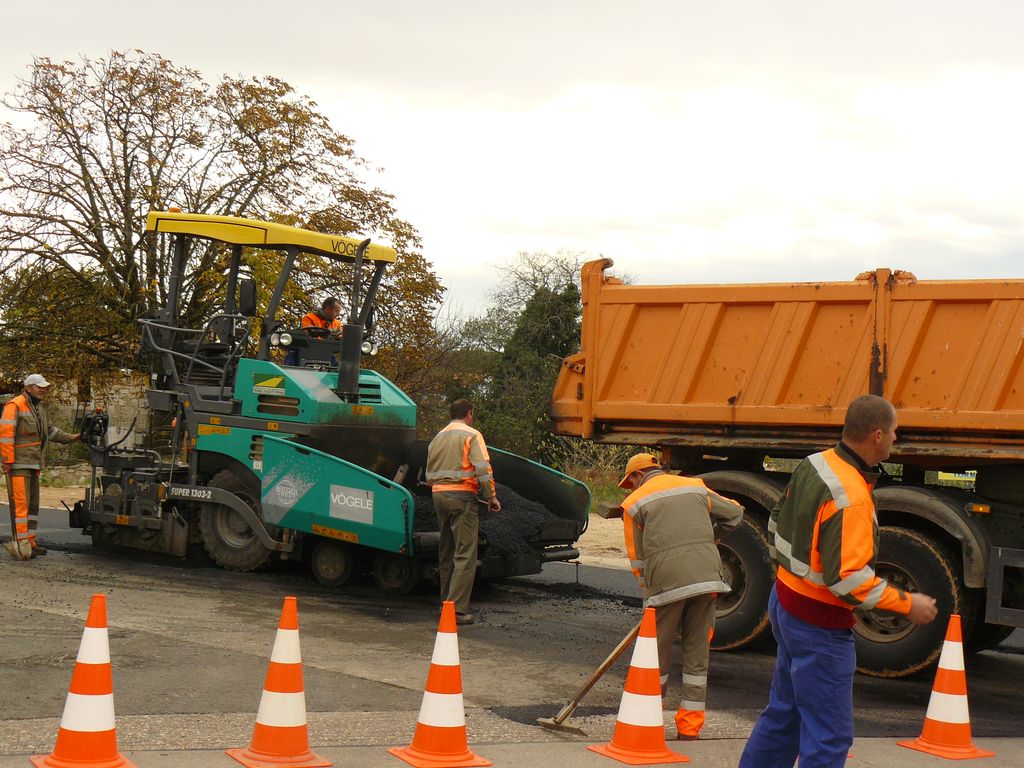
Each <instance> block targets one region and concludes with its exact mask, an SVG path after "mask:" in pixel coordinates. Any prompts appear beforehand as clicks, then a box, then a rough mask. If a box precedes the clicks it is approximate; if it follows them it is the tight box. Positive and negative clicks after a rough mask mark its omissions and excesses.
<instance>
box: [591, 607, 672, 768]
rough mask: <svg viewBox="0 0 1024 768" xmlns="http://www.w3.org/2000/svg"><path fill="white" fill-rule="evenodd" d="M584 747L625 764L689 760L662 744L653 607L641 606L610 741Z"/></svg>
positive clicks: (663, 728) (658, 672)
mask: <svg viewBox="0 0 1024 768" xmlns="http://www.w3.org/2000/svg"><path fill="white" fill-rule="evenodd" d="M587 749H589V750H591V751H592V752H597V753H598V754H601V755H604V756H605V757H610V758H612V759H614V760H618V761H619V762H620V763H626V764H628V765H658V764H660V763H688V762H690V758H688V757H687V756H686V755H680V754H679V753H678V752H673V751H672V750H671V749H669V748H668V745H667V744H666V743H665V719H664V715H663V714H662V711H661V672H660V670H659V668H658V631H657V623H656V622H655V619H654V609H653V608H645V609H644V616H643V619H642V620H641V622H640V634H639V635H638V636H637V638H636V645H634V646H633V658H632V660H631V661H630V662H629V672H628V673H627V674H626V686H625V688H624V689H623V691H622V700H621V701H620V702H619V716H618V718H616V722H615V732H614V733H613V734H612V740H611V741H610V742H608V743H607V744H604V745H600V746H599V745H591V746H588V747H587Z"/></svg>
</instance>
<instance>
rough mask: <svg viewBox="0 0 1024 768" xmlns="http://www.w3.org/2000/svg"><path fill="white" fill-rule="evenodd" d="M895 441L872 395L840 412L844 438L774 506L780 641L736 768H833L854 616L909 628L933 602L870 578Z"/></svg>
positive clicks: (884, 404)
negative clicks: (878, 491)
mask: <svg viewBox="0 0 1024 768" xmlns="http://www.w3.org/2000/svg"><path fill="white" fill-rule="evenodd" d="M895 440H896V409H895V408H894V407H893V405H892V403H890V402H889V401H888V400H885V399H884V398H881V397H878V396H876V395H863V396H861V397H858V398H857V399H856V400H854V401H853V402H852V403H850V407H849V408H847V410H846V420H845V423H844V424H843V437H842V441H841V442H840V443H839V445H837V446H836V447H835V448H831V449H829V450H827V451H824V452H822V453H816V454H814V455H812V456H808V457H807V458H806V459H804V460H803V461H802V462H801V463H800V464H799V465H798V466H797V468H796V470H795V471H794V472H793V475H792V477H791V478H790V481H789V485H788V486H787V487H786V491H785V494H784V495H783V497H782V499H781V500H780V501H779V503H778V504H777V505H776V507H775V509H773V510H772V514H771V522H770V523H769V526H768V530H769V534H770V535H771V536H773V539H774V540H773V557H774V558H775V560H776V561H777V562H778V565H779V568H778V574H777V578H776V582H775V589H774V591H773V592H772V594H771V597H770V598H769V602H768V616H769V618H770V619H771V623H772V633H773V634H774V635H775V640H776V641H777V643H778V655H777V657H776V661H775V675H774V677H773V679H772V688H771V693H770V696H769V699H768V706H767V707H766V708H765V710H764V711H763V712H762V713H761V716H760V717H759V718H758V720H757V723H756V724H755V725H754V730H753V733H751V734H750V739H749V741H748V742H747V745H746V748H745V749H744V750H743V755H742V757H741V758H740V767H741V768H776V767H777V768H782V766H785V768H792V765H793V763H794V762H796V758H797V755H798V754H799V756H800V768H833V767H835V766H843V765H845V764H846V756H847V752H848V750H849V749H850V745H851V744H852V743H853V673H854V669H855V668H856V665H857V659H856V653H855V650H854V642H853V632H852V628H853V626H854V624H855V623H856V619H855V618H854V615H853V610H854V608H862V609H873V610H882V611H889V612H892V613H898V614H902V615H904V616H906V617H907V618H908V619H909V620H910V621H911V622H913V623H914V624H927V623H929V622H931V621H932V620H933V619H934V618H935V614H936V607H935V600H934V599H933V598H931V597H928V596H927V595H922V594H918V593H909V594H908V593H906V592H904V591H903V590H902V589H899V588H898V587H894V586H893V585H891V584H889V583H888V582H886V581H885V580H884V579H881V578H879V577H878V576H877V575H876V574H875V570H874V565H875V558H876V557H877V555H878V521H877V518H876V516H875V504H874V500H873V499H872V496H871V493H872V489H873V488H874V484H875V481H876V480H877V479H878V477H879V475H880V469H879V468H878V466H877V465H878V464H879V462H882V461H885V460H886V459H887V458H889V454H890V452H891V451H892V444H893V442H894V441H895Z"/></svg>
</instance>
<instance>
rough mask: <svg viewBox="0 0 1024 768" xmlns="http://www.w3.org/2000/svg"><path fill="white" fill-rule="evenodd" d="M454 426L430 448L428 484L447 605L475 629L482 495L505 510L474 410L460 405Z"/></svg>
mask: <svg viewBox="0 0 1024 768" xmlns="http://www.w3.org/2000/svg"><path fill="white" fill-rule="evenodd" d="M449 413H450V415H451V419H452V420H451V421H450V422H448V426H446V427H445V428H444V429H442V430H441V431H440V432H438V433H437V435H435V436H434V439H433V440H431V441H430V446H429V447H428V448H427V474H426V480H427V482H428V483H430V486H431V490H432V492H433V500H434V512H435V514H436V515H437V524H438V528H439V529H440V532H441V540H440V542H439V543H438V552H437V554H438V564H439V569H440V580H441V600H442V601H445V600H451V601H452V602H454V603H455V621H456V622H457V623H458V624H472V623H473V621H474V617H473V614H471V613H470V612H469V596H470V593H471V592H472V591H473V579H474V578H475V577H476V558H477V542H478V538H479V530H480V514H479V512H478V511H477V506H476V505H477V495H478V494H479V495H480V496H481V497H482V498H483V500H484V501H486V502H487V507H488V509H490V510H491V511H492V512H500V511H501V503H500V502H499V501H498V496H497V494H496V492H495V487H494V473H493V472H492V471H491V458H490V456H489V455H488V453H487V445H486V444H485V443H484V436H483V435H482V434H480V432H479V431H477V430H476V429H474V428H473V406H472V404H471V403H470V402H469V400H465V399H460V400H456V401H455V402H453V403H452V404H451V406H450V407H449Z"/></svg>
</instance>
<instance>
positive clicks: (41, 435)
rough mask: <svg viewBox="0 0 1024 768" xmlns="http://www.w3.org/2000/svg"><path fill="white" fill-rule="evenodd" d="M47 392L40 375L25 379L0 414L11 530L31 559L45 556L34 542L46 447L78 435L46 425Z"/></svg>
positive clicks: (0, 444)
mask: <svg viewBox="0 0 1024 768" xmlns="http://www.w3.org/2000/svg"><path fill="white" fill-rule="evenodd" d="M49 391H50V382H48V381H47V380H46V379H45V378H44V377H43V376H42V375H41V374H38V373H33V374H32V375H31V376H28V377H26V378H25V389H24V391H23V392H22V393H21V394H20V395H17V396H15V397H13V398H11V399H10V400H9V401H7V403H6V404H5V405H4V407H3V412H2V415H0V460H2V463H3V472H4V475H5V476H6V478H7V493H8V500H9V502H10V504H11V508H12V509H13V510H14V531H12V536H13V538H14V539H15V540H17V541H23V540H25V539H27V540H28V541H29V542H31V544H32V557H38V556H39V555H45V554H46V548H45V547H41V546H39V544H38V543H37V542H36V529H37V528H38V526H39V474H40V472H41V471H42V470H43V468H44V467H45V466H46V460H45V454H46V445H47V443H49V442H50V441H51V440H52V441H53V442H55V443H71V442H74V441H75V440H79V439H81V434H80V433H76V434H71V433H69V432H64V431H62V430H60V429H58V428H57V427H56V426H54V425H53V424H51V423H50V419H49V416H48V415H47V413H46V410H45V409H44V408H43V400H45V399H46V395H47V394H48V393H49Z"/></svg>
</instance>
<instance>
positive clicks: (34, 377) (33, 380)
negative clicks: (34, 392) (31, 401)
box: [25, 373, 50, 387]
mask: <svg viewBox="0 0 1024 768" xmlns="http://www.w3.org/2000/svg"><path fill="white" fill-rule="evenodd" d="M33 385H35V386H37V387H48V386H50V382H48V381H47V380H46V379H44V378H43V375H42V374H41V373H33V374H31V375H29V376H26V377H25V386H26V387H31V386H33Z"/></svg>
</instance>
